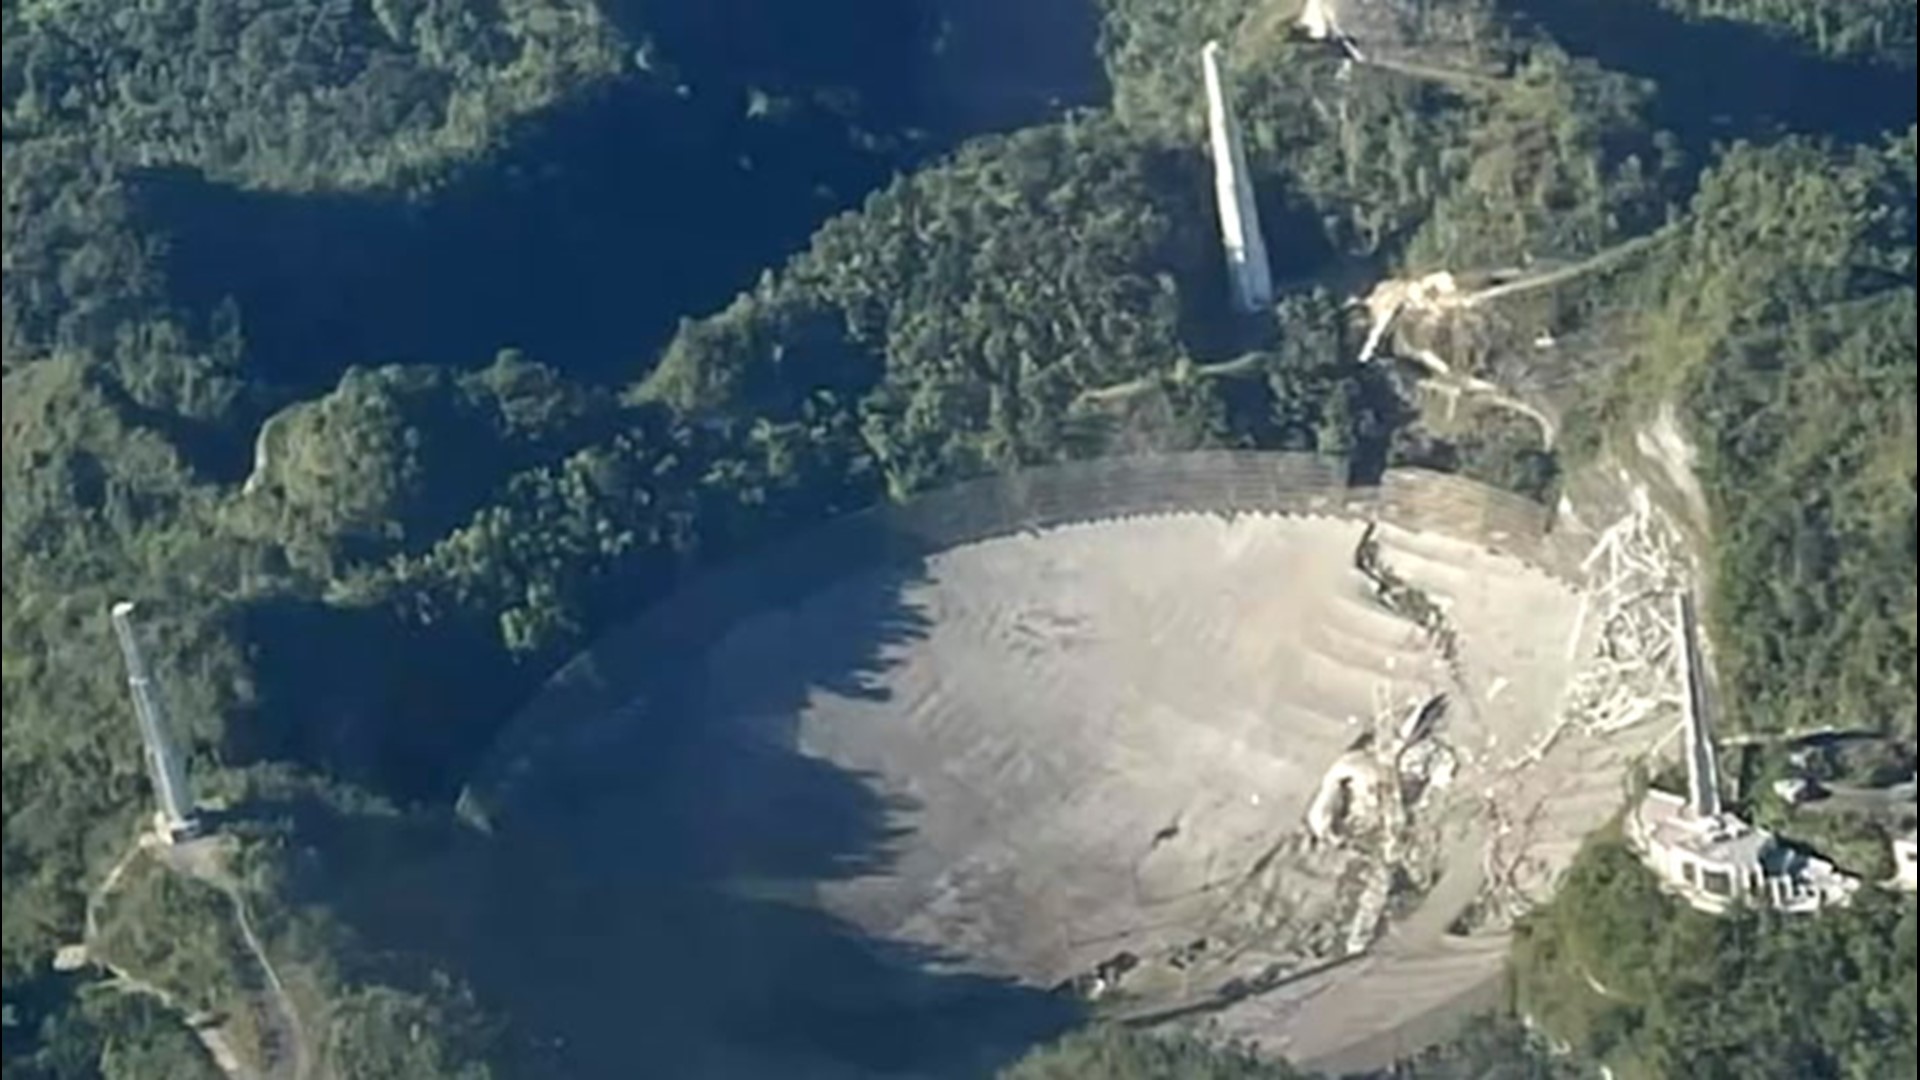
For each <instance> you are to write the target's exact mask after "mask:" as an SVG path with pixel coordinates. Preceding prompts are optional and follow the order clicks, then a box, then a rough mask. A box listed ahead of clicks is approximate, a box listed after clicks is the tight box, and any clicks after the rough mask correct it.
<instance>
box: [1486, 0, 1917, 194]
mask: <svg viewBox="0 0 1920 1080" xmlns="http://www.w3.org/2000/svg"><path fill="white" fill-rule="evenodd" d="M1504 3H1505V4H1506V6H1508V7H1510V8H1512V9H1513V10H1515V11H1516V12H1518V13H1520V14H1521V15H1523V16H1524V17H1526V18H1527V19H1530V20H1531V21H1533V22H1534V23H1535V24H1537V25H1538V26H1539V27H1540V28H1541V29H1543V30H1545V31H1546V32H1547V34H1548V35H1549V36H1550V37H1552V38H1553V39H1554V40H1555V41H1557V42H1559V43H1560V44H1561V46H1563V47H1564V48H1565V49H1566V50H1567V51H1568V52H1570V53H1573V54H1574V55H1576V56H1586V57H1591V58H1592V59H1593V60H1595V61H1597V62H1598V63H1599V64H1601V65H1602V66H1603V67H1607V68H1611V69H1614V70H1616V71H1622V72H1626V73H1628V74H1632V75H1637V76H1640V77H1642V78H1646V79H1651V80H1653V81H1654V82H1656V83H1657V84H1658V85H1659V87H1660V96H1659V102H1658V113H1657V115H1656V117H1655V119H1656V121H1657V122H1658V123H1659V124H1661V126H1663V127H1666V128H1668V129H1669V130H1672V131H1673V132H1674V133H1676V134H1678V135H1679V136H1681V138H1682V139H1683V140H1684V141H1685V142H1686V143H1687V144H1688V146H1690V147H1692V148H1693V149H1694V150H1695V151H1696V156H1698V153H1699V152H1700V151H1704V150H1705V149H1706V147H1707V146H1708V145H1710V144H1711V143H1712V142H1715V141H1719V140H1732V139H1736V138H1760V137H1764V136H1767V135H1770V134H1776V133H1778V132H1781V131H1787V132H1794V133H1804V134H1813V135H1825V136H1830V137H1834V138H1840V139H1844V140H1846V141H1849V142H1863V141H1868V140H1873V139H1877V138H1879V137H1880V136H1881V135H1882V134H1883V133H1885V132H1887V131H1889V130H1899V129H1905V128H1906V127H1907V126H1908V125H1909V124H1911V123H1913V121H1914V116H1915V90H1914V73H1913V71H1912V70H1911V69H1907V70H1901V69H1898V68H1895V67H1892V66H1888V65H1876V64H1870V63H1864V62H1847V61H1843V60H1833V59H1827V58H1825V57H1821V56H1819V55H1817V54H1816V53H1814V52H1813V50H1812V49H1811V48H1810V47H1808V46H1806V45H1804V44H1802V43H1800V42H1797V41H1795V40H1793V39H1792V38H1789V37H1785V36H1781V35H1776V34H1770V33H1768V32H1766V31H1765V30H1764V29H1761V28H1759V27H1756V26H1751V25H1748V24H1745V23H1740V22H1735V21H1732V20H1729V19H1700V20H1691V19H1686V18H1683V17H1681V16H1680V15H1677V14H1675V13H1673V12H1670V11H1666V10H1664V9H1662V8H1661V7H1660V6H1659V5H1658V4H1656V3H1654V2H1653V0H1634V2H1624V0H1504Z"/></svg>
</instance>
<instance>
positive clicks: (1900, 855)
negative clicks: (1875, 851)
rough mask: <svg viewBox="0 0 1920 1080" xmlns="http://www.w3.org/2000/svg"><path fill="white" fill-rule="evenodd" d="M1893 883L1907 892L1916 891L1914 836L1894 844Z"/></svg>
mask: <svg viewBox="0 0 1920 1080" xmlns="http://www.w3.org/2000/svg"><path fill="white" fill-rule="evenodd" d="M1893 881H1894V884H1895V885H1897V886H1899V887H1900V888H1901V889H1904V890H1906V891H1907V892H1913V891H1914V834H1913V833H1908V834H1907V835H1905V836H1902V837H1899V838H1897V839H1895V840H1894V842H1893Z"/></svg>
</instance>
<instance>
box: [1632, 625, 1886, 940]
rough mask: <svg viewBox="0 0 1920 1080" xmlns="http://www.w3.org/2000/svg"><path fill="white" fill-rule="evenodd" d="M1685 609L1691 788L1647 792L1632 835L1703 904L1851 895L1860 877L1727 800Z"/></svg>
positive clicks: (1829, 900) (1669, 883) (1668, 878)
mask: <svg viewBox="0 0 1920 1080" xmlns="http://www.w3.org/2000/svg"><path fill="white" fill-rule="evenodd" d="M1678 616H1679V618H1678V627H1679V639H1680V640H1679V641H1678V642H1677V643H1676V645H1677V648H1678V649H1679V652H1680V657H1681V665H1680V666H1681V672H1682V678H1683V681H1684V683H1685V686H1684V688H1683V693H1682V695H1681V697H1682V712H1683V713H1684V714H1685V715H1684V720H1683V723H1684V725H1685V727H1684V734H1685V752H1686V758H1687V793H1686V794H1685V795H1675V794H1672V793H1669V792H1665V791H1649V792H1647V795H1646V798H1644V799H1642V800H1641V802H1640V805H1639V806H1638V807H1636V808H1635V809H1634V812H1633V814H1632V816H1631V817H1630V818H1629V819H1628V822H1627V836H1628V839H1629V840H1630V841H1631V842H1632V843H1633V845H1634V847H1635V848H1636V849H1637V850H1638V851H1639V852H1640V855H1641V858H1642V859H1644V860H1645V861H1646V863H1647V865H1648V866H1649V867H1650V868H1651V869H1652V870H1653V872H1654V873H1655V874H1657V875H1659V877H1660V880H1661V882H1662V883H1664V884H1665V885H1666V887H1667V888H1668V890H1670V891H1671V892H1673V893H1674V894H1675V895H1677V896H1679V897H1680V898H1681V899H1683V900H1685V901H1686V902H1687V903H1688V904H1691V905H1692V906H1693V907H1695V908H1697V909H1698V910H1701V911H1707V912H1722V911H1726V910H1728V909H1730V908H1733V907H1735V906H1737V905H1740V904H1753V905H1764V906H1767V907H1771V908H1776V909H1779V910H1781V911H1793V912H1808V911H1818V910H1820V909H1821V908H1823V907H1827V906H1830V905H1838V904H1845V903H1847V902H1848V901H1849V900H1851V899H1852V897H1853V894H1854V892H1855V891H1857V890H1858V889H1859V887H1860V881H1859V879H1858V878H1855V877H1852V876H1850V875H1848V874H1844V873H1842V872H1841V871H1840V870H1838V869H1836V868H1835V867H1834V865H1833V864H1832V863H1830V862H1828V861H1826V860H1825V859H1821V858H1819V857H1817V856H1815V855H1813V854H1811V853H1809V852H1806V851H1802V850H1800V849H1798V848H1795V847H1793V846H1791V845H1789V844H1786V843H1783V842H1782V841H1781V840H1780V838H1779V837H1777V836H1775V835H1774V834H1772V833H1770V832H1768V831H1767V830H1765V829H1762V828H1758V827H1756V826H1754V825H1751V824H1749V823H1747V822H1745V821H1742V820H1740V819H1739V818H1738V817H1735V816H1734V815H1732V814H1730V813H1728V812H1727V811H1726V809H1725V808H1724V807H1722V806H1721V803H1720V770H1719V765H1718V763H1717V761H1716V759H1715V757H1714V750H1713V738H1712V734H1711V732H1710V731H1709V730H1708V724H1707V699H1706V693H1705V688H1704V685H1703V683H1702V671H1703V668H1704V665H1703V661H1702V659H1701V656H1700V651H1699V637H1698V634H1697V631H1696V629H1695V626H1694V618H1693V605H1692V603H1691V601H1690V600H1689V599H1688V598H1687V597H1685V596H1682V597H1681V598H1680V601H1679V611H1678Z"/></svg>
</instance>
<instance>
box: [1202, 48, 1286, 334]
mask: <svg viewBox="0 0 1920 1080" xmlns="http://www.w3.org/2000/svg"><path fill="white" fill-rule="evenodd" d="M1200 63H1201V66H1202V68H1203V69H1204V70H1205V72H1206V80H1207V130H1208V133H1209V136H1210V140H1211V143H1212V147H1213V191H1214V201H1215V203H1216V204H1217V206H1218V209H1219V212H1220V243H1221V246H1222V247H1223V248H1224V249H1225V250H1226V256H1227V280H1228V285H1229V287H1230V288H1231V290H1232V300H1233V306H1234V307H1235V308H1236V309H1237V310H1239V311H1242V312H1246V313H1249V314H1251V313H1253V312H1259V311H1266V310H1268V309H1270V308H1272V307H1273V269H1272V267H1270V266H1269V265H1268V263H1267V243H1266V240H1265V239H1264V238H1263V237H1262V236H1261V234H1260V209H1259V207H1258V206H1256V205H1255V204H1254V200H1253V181H1252V179H1251V178H1250V177H1249V176H1248V174H1247V159H1246V151H1245V150H1244V149H1242V147H1241V145H1240V128H1239V125H1238V124H1236V123H1235V122H1234V117H1233V110H1232V109H1231V108H1230V107H1229V106H1228V103H1227V92H1226V86H1225V84H1224V83H1223V82H1222V81H1221V78H1220V43H1219V42H1217V41H1209V42H1207V44H1206V47H1205V48H1203V49H1201V50H1200Z"/></svg>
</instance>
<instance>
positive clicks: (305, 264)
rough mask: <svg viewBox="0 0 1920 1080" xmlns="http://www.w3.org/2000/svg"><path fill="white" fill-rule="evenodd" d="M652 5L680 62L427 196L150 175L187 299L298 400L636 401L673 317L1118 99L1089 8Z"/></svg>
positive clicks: (155, 206)
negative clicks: (975, 138) (627, 392)
mask: <svg viewBox="0 0 1920 1080" xmlns="http://www.w3.org/2000/svg"><path fill="white" fill-rule="evenodd" d="M644 6H645V8H646V13H645V16H644V23H645V25H642V22H643V19H642V18H641V16H640V15H638V14H637V12H638V9H639V8H640V7H641V5H637V4H616V5H615V11H614V14H615V16H616V18H617V19H621V21H623V22H627V23H629V24H631V25H630V26H629V27H628V29H629V36H630V37H632V38H634V39H635V40H636V41H646V42H648V43H649V44H648V45H647V46H645V47H644V49H643V51H647V50H657V51H658V52H659V53H660V54H661V57H662V58H661V59H660V61H659V62H658V65H657V66H656V68H655V69H654V70H652V71H649V72H646V73H640V74H634V75H632V76H630V77H628V78H626V79H623V80H621V81H620V82H617V83H615V84H613V85H611V86H610V87H607V88H605V89H603V90H602V91H600V92H598V93H595V94H591V95H589V96H587V97H586V98H584V99H582V100H579V101H576V102H573V103H572V104H570V105H567V106H564V107H561V108H558V109H556V110H554V111H553V112H551V113H549V114H547V115H544V116H542V117H540V118H539V119H538V120H537V121H533V122H529V123H528V124H526V125H525V126H524V130H522V131H521V132H519V133H518V134H517V135H516V136H515V137H514V138H512V139H511V140H510V142H509V146H508V148H507V149H505V150H503V151H502V152H500V153H499V154H498V155H496V156H495V157H493V158H492V159H489V160H488V161H485V162H482V163H480V164H478V165H476V166H474V167H472V168H470V169H468V170H467V171H466V172H465V173H464V174H462V175H457V176H455V177H453V178H451V179H450V180H448V181H447V182H446V183H445V184H444V185H442V186H441V187H439V188H438V189H436V190H434V191H432V192H429V193H425V194H424V195H422V196H421V197H418V198H415V197H408V196H405V195H401V194H387V195H298V196H295V195H283V194H273V193H265V192H249V191H242V190H238V189H235V188H231V187H227V186H224V185H220V184H215V183H212V182H209V181H207V180H205V179H204V178H202V177H200V176H198V175H197V174H192V173H186V172H177V171H175V172H154V173H149V174H146V175H145V176H143V177H142V178H141V180H140V182H139V184H138V189H137V190H138V193H139V206H140V213H141V215H142V217H143V218H144V219H145V220H146V221H147V222H149V223H150V225H151V226H153V227H154V228H155V229H156V230H157V231H158V232H159V233H160V234H162V235H164V236H165V237H166V238H167V244H166V247H165V273H166V280H167V282H168V285H169V288H170V290H171V295H172V299H173V300H174V301H175V302H176V303H178V304H179V305H180V306H181V307H182V308H183V309H185V310H187V311H190V312H194V313H196V314H198V315H199V316H201V317H203V318H210V317H211V313H212V312H213V311H214V310H215V309H216V307H217V306H218V305H220V304H221V303H222V301H223V300H225V299H226V298H229V297H231V298H232V299H233V300H234V301H235V302H236V303H237V305H238V308H239V312H240V316H241V319H240V321H241V325H242V332H243V334H244V337H245V341H246V344H247V356H248V362H249V364H250V365H251V366H252V368H253V369H254V370H255V371H256V372H257V373H258V374H259V375H260V376H261V377H263V378H264V379H266V380H268V381H271V382H275V383H278V384H280V385H283V386H288V387H292V388H294V389H299V390H309V391H310V390H312V389H315V388H318V387H323V386H326V385H328V384H330V383H331V382H332V381H333V379H334V378H335V377H336V376H337V375H338V373H339V371H340V370H341V369H343V368H344V367H346V366H347V365H349V364H353V363H379V362H388V361H420V362H434V363H450V364H457V365H467V366H478V365H482V364H485V363H486V362H487V361H488V360H490V359H491V358H492V357H493V355H494V354H495V353H496V352H497V351H498V350H499V349H501V348H505V347H509V346H512V347H518V348H521V349H524V350H525V351H526V352H527V353H528V354H529V355H531V356H532V357H534V358H536V359H539V360H541V361H544V362H547V363H551V364H554V365H556V366H558V367H561V368H564V369H566V370H567V371H569V372H572V373H574V374H577V375H580V376H584V377H588V378H596V379H603V380H608V381H615V382H624V381H628V380H630V379H632V378H635V377H637V376H638V375H640V374H642V373H643V372H644V369H645V367H646V365H647V364H648V363H650V360H651V354H652V353H653V352H654V351H655V350H657V349H658V348H659V347H660V346H661V345H662V344H663V343H664V342H665V340H666V339H667V338H668V337H669V336H670V335H671V334H672V332H673V330H674V328H675V326H676V325H677V321H678V320H679V319H681V318H683V317H697V316H700V315H702V314H705V313H707V312H711V311H714V310H717V309H719V308H720V307H722V306H724V305H725V304H726V302H727V301H728V300H729V299H730V298H731V297H732V296H733V295H734V294H735V293H736V292H738V291H740V290H741V289H745V288H749V287H751V286H752V285H753V283H754V280H755V278H756V276H757V275H758V274H760V273H761V272H762V271H763V270H769V269H775V268H777V267H778V266H779V264H780V263H781V261H782V260H784V259H785V258H787V257H788V256H789V255H791V254H792V253H794V252H797V251H799V250H801V249H802V248H803V247H805V245H806V242H807V240H808V238H809V236H811V234H812V232H813V230H814V229H815V227H816V226H818V225H819V223H820V222H821V221H823V220H824V219H826V218H827V217H828V216H830V215H832V214H834V213H836V212H839V211H841V210H844V209H847V208H849V207H851V206H854V205H856V204H857V203H858V202H859V201H860V200H861V199H862V198H864V197H865V196H866V194H867V193H868V192H870V191H872V190H874V189H875V188H877V187H879V186H881V185H883V184H885V183H886V182H887V181H888V179H889V178H890V177H891V176H892V175H893V174H894V173H895V172H896V171H900V170H905V169H908V168H911V167H912V166H913V165H915V164H916V163H918V162H920V161H923V160H925V159H926V158H927V157H929V156H931V155H933V154H936V153H939V152H941V151H943V150H945V149H947V148H948V147H951V146H952V145H954V144H955V143H957V142H958V141H960V140H961V139H963V138H965V137H967V136H969V135H974V134H979V133H981V132H983V131H989V130H1000V129H1005V128H1011V127H1016V126H1021V125H1024V124H1028V123H1032V122H1035V121H1038V120H1040V119H1043V118H1045V117H1047V116H1051V115H1056V114H1057V113H1058V112H1059V111H1060V110H1061V109H1062V108H1065V107H1068V106H1072V105H1079V104H1089V103H1093V102H1096V101H1099V100H1103V99H1104V97H1105V93H1106V91H1105V86H1104V83H1103V82H1102V81H1101V76H1100V69H1099V65H1098V58H1097V55H1096V53H1095V46H1094V33H1095V25H1094V15H1093V8H1092V5H1091V4H1089V3H1087V2H1086V0H1039V2H1032V0H1028V2H1016V0H994V2H992V3H986V4H979V5H974V6H973V7H971V8H968V9H966V10H965V11H964V17H961V18H956V19H951V20H943V19H942V18H941V16H940V14H939V12H938V11H937V10H936V8H935V6H934V5H932V4H930V3H926V2H922V3H900V2H897V0H831V2H830V3H829V4H828V5H827V10H823V9H822V7H821V5H818V4H806V5H795V4H784V3H769V2H767V0H727V2H724V3H680V4H647V5H644ZM629 12H632V13H633V14H627V15H626V17H625V18H623V17H622V16H623V14H626V13H629ZM1010 43H1011V44H1010ZM650 62H651V61H650Z"/></svg>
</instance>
